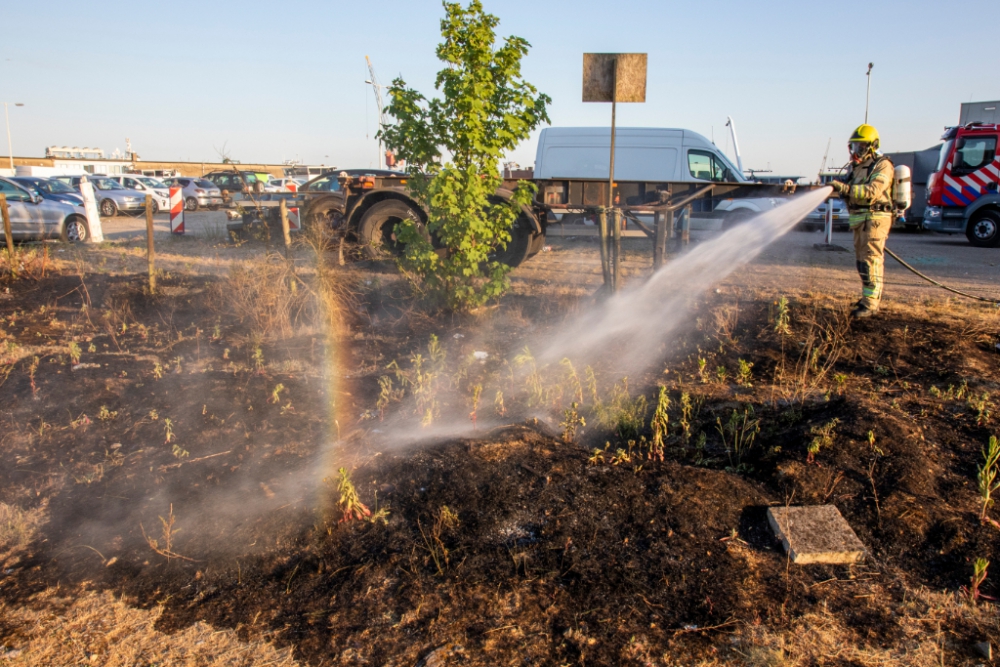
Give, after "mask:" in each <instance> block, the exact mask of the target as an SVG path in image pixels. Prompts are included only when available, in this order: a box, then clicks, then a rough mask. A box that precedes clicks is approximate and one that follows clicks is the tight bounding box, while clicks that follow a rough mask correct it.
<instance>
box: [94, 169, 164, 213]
mask: <svg viewBox="0 0 1000 667" xmlns="http://www.w3.org/2000/svg"><path fill="white" fill-rule="evenodd" d="M108 178H110V179H111V180H113V181H116V182H117V183H118V184H119V185H121V186H122V187H123V188H128V189H129V190H135V191H136V192H141V193H142V194H143V196H144V197H145V195H151V196H152V197H153V213H159V212H160V211H161V210H162V211H168V210H170V186H169V185H167V184H166V183H164V182H163V181H161V180H160V179H158V178H153V177H152V176H141V175H139V174H117V175H115V176H109V177H108Z"/></svg>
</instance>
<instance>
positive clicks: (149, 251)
mask: <svg viewBox="0 0 1000 667" xmlns="http://www.w3.org/2000/svg"><path fill="white" fill-rule="evenodd" d="M146 267H147V269H148V270H149V293H150V294H155V293H156V249H155V248H154V247H153V196H152V195H146Z"/></svg>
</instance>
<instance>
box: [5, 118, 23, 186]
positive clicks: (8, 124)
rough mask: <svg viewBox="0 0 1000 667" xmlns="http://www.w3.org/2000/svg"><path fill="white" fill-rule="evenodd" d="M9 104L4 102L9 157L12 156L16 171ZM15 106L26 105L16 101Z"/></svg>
mask: <svg viewBox="0 0 1000 667" xmlns="http://www.w3.org/2000/svg"><path fill="white" fill-rule="evenodd" d="M7 104H8V102H4V103H3V115H4V119H5V120H6V121H7V157H8V158H10V169H11V171H14V149H13V148H12V146H11V143H10V113H9V112H8V111H7ZM14 106H16V107H23V106H24V105H23V104H21V103H20V102H14Z"/></svg>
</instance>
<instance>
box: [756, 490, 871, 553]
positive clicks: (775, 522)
mask: <svg viewBox="0 0 1000 667" xmlns="http://www.w3.org/2000/svg"><path fill="white" fill-rule="evenodd" d="M767 521H768V523H770V524H771V530H773V531H774V534H775V536H776V537H777V538H778V539H779V540H781V543H782V545H784V547H785V552H786V553H787V554H788V555H789V556H790V557H791V559H792V562H793V563H795V564H797V565H809V564H810V563H828V564H837V565H843V564H850V563H856V562H858V561H859V560H861V559H862V558H863V557H864V555H865V545H864V544H862V543H861V540H859V539H858V536H857V535H855V534H854V531H853V530H852V529H851V526H850V524H848V523H847V521H846V520H845V519H844V517H843V516H841V515H840V511H839V510H838V509H837V508H836V507H834V506H833V505H810V506H806V507H771V508H769V509H768V510H767Z"/></svg>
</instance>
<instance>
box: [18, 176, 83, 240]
mask: <svg viewBox="0 0 1000 667" xmlns="http://www.w3.org/2000/svg"><path fill="white" fill-rule="evenodd" d="M0 192H2V193H3V194H4V195H5V196H6V197H7V210H8V212H9V213H10V232H11V236H12V237H13V238H15V239H21V240H33V239H50V238H54V239H62V240H63V241H66V242H67V243H79V242H81V241H86V240H87V239H88V238H89V237H90V227H89V226H88V225H87V215H86V214H85V213H84V210H83V207H82V206H75V205H73V204H66V203H64V202H61V201H55V200H52V199H45V198H44V197H42V196H41V195H37V194H35V193H34V192H31V191H30V190H29V189H28V188H27V187H24V186H22V185H21V184H20V183H17V182H15V181H14V180H13V179H9V178H0ZM0 238H5V237H4V230H3V227H2V226H0Z"/></svg>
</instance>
